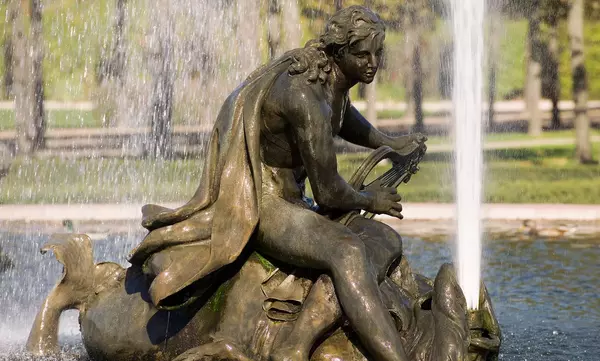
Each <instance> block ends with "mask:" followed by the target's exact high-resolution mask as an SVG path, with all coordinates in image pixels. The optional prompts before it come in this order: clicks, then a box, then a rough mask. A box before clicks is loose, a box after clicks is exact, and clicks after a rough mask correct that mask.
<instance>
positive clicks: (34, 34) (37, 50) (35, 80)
mask: <svg viewBox="0 0 600 361" xmlns="http://www.w3.org/2000/svg"><path fill="white" fill-rule="evenodd" d="M30 6H31V9H30V11H31V13H30V16H31V76H32V91H33V94H32V97H33V99H32V107H33V109H32V122H33V126H34V129H35V135H34V137H33V151H36V150H38V149H41V148H43V147H44V143H45V142H44V138H45V133H46V119H45V112H44V69H43V62H44V33H43V31H42V0H31V4H30Z"/></svg>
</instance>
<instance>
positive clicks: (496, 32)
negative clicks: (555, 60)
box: [486, 0, 503, 129]
mask: <svg viewBox="0 0 600 361" xmlns="http://www.w3.org/2000/svg"><path fill="white" fill-rule="evenodd" d="M487 5H488V10H487V18H488V28H487V46H488V47H487V54H486V56H487V72H488V94H487V95H488V118H487V128H488V129H494V128H495V123H494V103H495V102H496V71H497V67H498V56H499V55H500V28H501V26H502V13H501V11H500V10H501V9H502V5H503V0H492V1H488V3H487Z"/></svg>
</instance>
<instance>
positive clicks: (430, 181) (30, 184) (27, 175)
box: [0, 143, 600, 204]
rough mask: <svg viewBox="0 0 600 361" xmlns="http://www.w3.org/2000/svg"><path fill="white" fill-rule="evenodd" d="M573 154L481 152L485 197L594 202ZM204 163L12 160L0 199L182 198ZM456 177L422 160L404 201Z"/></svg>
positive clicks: (421, 198) (446, 166)
mask: <svg viewBox="0 0 600 361" xmlns="http://www.w3.org/2000/svg"><path fill="white" fill-rule="evenodd" d="M595 146H596V149H595V154H598V153H599V151H600V144H599V143H596V144H595ZM573 153H574V147H573V146H560V147H538V148H531V149H510V150H502V151H489V152H486V166H485V167H486V169H485V195H484V199H485V201H486V202H497V203H572V204H599V203H600V166H598V165H594V166H583V165H579V164H576V163H575V162H574V161H572V160H571V157H572V155H573ZM364 157H365V154H342V155H340V156H339V157H338V160H339V170H340V173H341V174H342V175H343V176H344V177H345V178H346V179H348V178H349V177H350V175H351V173H352V172H353V170H354V169H356V167H357V166H358V165H359V164H360V163H361V162H362V160H363V159H364ZM201 166H202V162H201V161H199V160H176V161H162V162H155V161H149V160H137V159H136V160H130V159H87V160H83V159H82V160H61V159H49V160H43V161H42V160H31V161H27V162H26V161H17V162H16V163H15V164H13V166H12V167H11V170H10V172H9V174H8V175H7V176H6V177H5V178H3V179H1V180H0V204H12V203H18V204H36V203H37V204H39V203H100V202H119V203H134V202H135V203H138V202H139V203H146V202H168V201H185V200H187V199H188V198H189V197H191V195H192V194H193V193H194V191H195V189H196V187H197V186H198V184H197V182H198V180H199V178H200V173H201V172H200V170H201ZM383 170H384V168H383V167H381V168H378V169H377V171H379V172H381V171H383ZM453 177H454V175H453V165H452V162H450V161H448V159H436V160H430V161H424V162H423V163H422V166H421V170H420V171H419V173H417V174H416V175H415V176H414V177H413V178H412V180H411V181H410V182H409V183H408V184H403V185H401V186H400V188H399V192H400V193H401V194H402V195H403V199H404V201H405V202H452V201H453V194H454V184H453Z"/></svg>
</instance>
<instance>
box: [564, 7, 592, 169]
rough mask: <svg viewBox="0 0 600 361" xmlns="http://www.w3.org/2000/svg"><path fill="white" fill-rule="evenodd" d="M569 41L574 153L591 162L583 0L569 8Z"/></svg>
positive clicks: (581, 160)
mask: <svg viewBox="0 0 600 361" xmlns="http://www.w3.org/2000/svg"><path fill="white" fill-rule="evenodd" d="M569 43H570V45H571V72H572V76H573V100H574V102H575V136H576V142H577V150H576V155H577V158H578V159H579V162H580V163H584V164H585V163H593V159H592V147H591V143H590V120H589V118H588V116H587V100H588V91H587V76H586V72H585V64H584V47H583V0H573V1H572V2H571V6H570V9H569Z"/></svg>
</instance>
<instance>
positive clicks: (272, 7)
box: [267, 0, 282, 59]
mask: <svg viewBox="0 0 600 361" xmlns="http://www.w3.org/2000/svg"><path fill="white" fill-rule="evenodd" d="M268 14H269V15H268V18H267V43H268V44H269V59H273V58H275V57H277V56H279V55H280V54H281V27H282V26H281V25H282V24H281V22H282V19H281V4H280V1H279V0H269V3H268Z"/></svg>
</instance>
